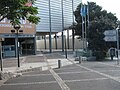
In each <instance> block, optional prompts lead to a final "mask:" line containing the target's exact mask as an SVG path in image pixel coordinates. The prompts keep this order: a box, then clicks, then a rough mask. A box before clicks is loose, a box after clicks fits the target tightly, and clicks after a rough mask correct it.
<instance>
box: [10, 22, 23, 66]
mask: <svg viewBox="0 0 120 90" xmlns="http://www.w3.org/2000/svg"><path fill="white" fill-rule="evenodd" d="M20 28H21V26H20V25H18V24H15V25H14V29H15V30H16V41H17V43H16V46H17V47H16V53H17V59H18V67H20V59H19V46H18V45H19V42H18V34H19V32H22V30H19V29H20ZM15 30H11V32H12V33H13V32H15Z"/></svg>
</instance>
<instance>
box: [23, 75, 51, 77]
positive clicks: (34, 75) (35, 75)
mask: <svg viewBox="0 0 120 90" xmlns="http://www.w3.org/2000/svg"><path fill="white" fill-rule="evenodd" d="M48 75H51V74H32V75H22V77H31V76H48Z"/></svg>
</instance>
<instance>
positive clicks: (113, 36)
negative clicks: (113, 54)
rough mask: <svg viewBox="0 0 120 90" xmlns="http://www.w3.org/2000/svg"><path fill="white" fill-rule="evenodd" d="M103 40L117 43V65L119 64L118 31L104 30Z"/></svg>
mask: <svg viewBox="0 0 120 90" xmlns="http://www.w3.org/2000/svg"><path fill="white" fill-rule="evenodd" d="M104 35H105V38H104V40H105V41H106V42H115V41H117V51H118V58H117V59H118V60H117V64H119V53H120V52H119V30H118V29H117V30H106V31H105V32H104Z"/></svg>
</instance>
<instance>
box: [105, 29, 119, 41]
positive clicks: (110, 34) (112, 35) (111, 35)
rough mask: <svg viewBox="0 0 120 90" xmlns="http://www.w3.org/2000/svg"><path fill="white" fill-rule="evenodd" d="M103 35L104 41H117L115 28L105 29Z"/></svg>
mask: <svg viewBox="0 0 120 90" xmlns="http://www.w3.org/2000/svg"><path fill="white" fill-rule="evenodd" d="M104 35H105V37H104V40H105V41H117V30H106V31H105V32H104Z"/></svg>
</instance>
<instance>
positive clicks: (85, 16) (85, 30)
mask: <svg viewBox="0 0 120 90" xmlns="http://www.w3.org/2000/svg"><path fill="white" fill-rule="evenodd" d="M85 50H87V31H86V16H85Z"/></svg>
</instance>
